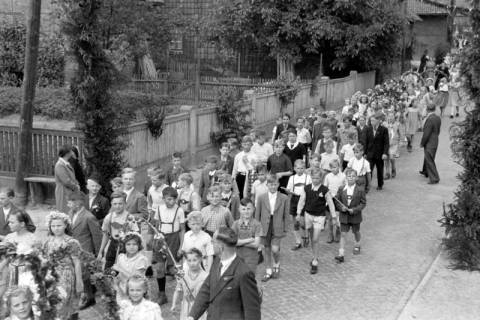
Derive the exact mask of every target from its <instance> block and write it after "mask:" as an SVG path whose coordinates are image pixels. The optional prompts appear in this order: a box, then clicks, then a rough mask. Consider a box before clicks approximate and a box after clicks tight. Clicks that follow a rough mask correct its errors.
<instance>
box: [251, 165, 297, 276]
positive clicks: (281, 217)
mask: <svg viewBox="0 0 480 320" xmlns="http://www.w3.org/2000/svg"><path fill="white" fill-rule="evenodd" d="M289 161H290V160H289ZM278 186H279V183H278V178H277V176H275V175H273V174H269V175H268V177H267V187H268V193H266V194H263V195H261V196H260V198H259V200H258V207H257V208H256V210H255V219H256V220H258V221H260V223H261V224H262V237H261V242H262V244H263V246H264V253H263V256H264V257H265V265H266V270H265V275H264V276H263V278H262V281H263V282H266V281H268V280H270V279H277V278H278V277H279V275H280V242H281V240H282V238H283V237H285V235H286V234H287V224H286V221H287V219H288V214H289V212H290V201H289V199H288V197H287V196H286V195H285V194H283V193H280V192H278ZM272 258H273V263H272Z"/></svg>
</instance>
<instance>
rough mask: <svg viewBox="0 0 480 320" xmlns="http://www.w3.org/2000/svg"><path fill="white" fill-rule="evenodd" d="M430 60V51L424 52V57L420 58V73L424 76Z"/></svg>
mask: <svg viewBox="0 0 480 320" xmlns="http://www.w3.org/2000/svg"><path fill="white" fill-rule="evenodd" d="M429 60H430V58H429V57H428V50H427V49H425V51H423V54H422V57H421V58H420V66H418V73H420V74H422V73H423V72H424V71H425V67H426V66H427V62H428V61H429Z"/></svg>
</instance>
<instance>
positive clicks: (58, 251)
mask: <svg viewBox="0 0 480 320" xmlns="http://www.w3.org/2000/svg"><path fill="white" fill-rule="evenodd" d="M47 228H48V238H47V240H46V241H45V243H44V244H43V254H44V258H45V259H47V260H49V261H50V262H52V263H53V264H54V268H55V272H56V273H57V275H58V287H59V289H60V290H61V291H63V297H62V298H63V299H62V301H61V302H60V304H59V305H58V307H57V316H58V318H60V319H65V320H67V319H69V320H75V319H78V306H79V298H80V295H81V293H82V292H83V281H82V265H81V261H80V253H81V247H80V243H79V242H78V241H77V240H75V239H74V238H72V237H71V234H72V233H71V221H70V218H69V217H68V216H67V215H66V214H65V213H62V212H58V211H53V212H51V213H50V214H49V215H48V216H47Z"/></svg>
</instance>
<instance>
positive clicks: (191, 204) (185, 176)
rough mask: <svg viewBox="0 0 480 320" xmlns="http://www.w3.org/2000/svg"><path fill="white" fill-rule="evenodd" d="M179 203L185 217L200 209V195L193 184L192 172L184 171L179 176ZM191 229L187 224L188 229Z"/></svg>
mask: <svg viewBox="0 0 480 320" xmlns="http://www.w3.org/2000/svg"><path fill="white" fill-rule="evenodd" d="M178 187H179V190H178V200H177V201H178V205H179V206H180V207H181V208H182V209H183V212H184V213H185V219H187V218H188V215H189V214H190V212H192V211H200V210H201V209H202V208H201V206H200V200H201V199H200V195H199V194H198V193H197V192H196V191H195V188H194V186H193V177H192V175H191V174H190V173H182V174H181V175H180V176H179V177H178ZM188 230H190V229H189V228H188V226H187V228H186V231H188Z"/></svg>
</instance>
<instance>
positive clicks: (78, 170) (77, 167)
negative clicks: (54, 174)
mask: <svg viewBox="0 0 480 320" xmlns="http://www.w3.org/2000/svg"><path fill="white" fill-rule="evenodd" d="M68 162H69V163H70V165H71V166H72V168H73V172H75V179H77V181H78V184H79V185H80V191H82V192H83V193H87V192H88V190H87V181H86V179H85V174H84V173H83V168H82V165H81V164H80V161H78V159H76V158H74V157H71V158H70V159H68Z"/></svg>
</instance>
